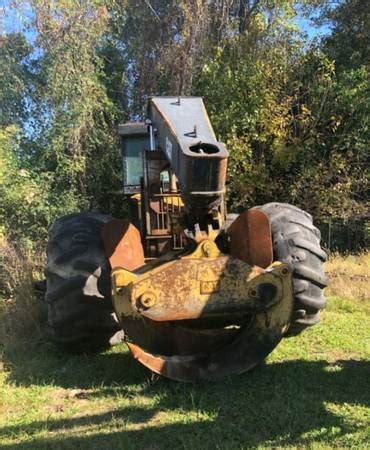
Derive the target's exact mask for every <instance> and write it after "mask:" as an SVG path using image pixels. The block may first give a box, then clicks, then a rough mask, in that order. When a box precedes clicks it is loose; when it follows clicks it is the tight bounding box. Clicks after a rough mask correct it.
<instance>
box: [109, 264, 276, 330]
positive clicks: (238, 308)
mask: <svg viewBox="0 0 370 450" xmlns="http://www.w3.org/2000/svg"><path fill="white" fill-rule="evenodd" d="M275 272H278V268H276V269H273V271H271V272H268V273H265V272H264V271H263V269H261V268H258V267H256V266H254V267H251V266H249V265H248V264H245V263H243V262H242V261H240V260H237V259H234V258H229V257H227V256H223V257H220V258H216V259H214V260H202V259H194V260H186V259H183V260H178V261H174V262H171V263H168V264H167V265H165V267H163V266H162V267H160V268H158V270H156V269H155V270H154V271H151V272H149V273H148V274H145V275H144V276H142V277H138V279H137V280H135V281H133V282H132V283H131V284H130V285H129V286H128V287H127V288H126V290H125V298H126V300H125V301H129V302H130V303H131V305H132V308H133V309H134V310H136V311H137V313H138V314H141V315H142V316H144V317H148V318H150V319H152V320H158V321H168V320H184V319H196V318H199V317H211V316H223V315H225V314H241V313H249V314H252V313H257V312H261V311H265V310H266V309H268V308H269V307H271V306H272V305H273V304H275V303H277V302H278V301H279V298H281V289H282V288H281V282H280V279H279V277H278V276H277V275H275ZM119 308H120V307H119V305H117V308H116V309H117V310H119Z"/></svg>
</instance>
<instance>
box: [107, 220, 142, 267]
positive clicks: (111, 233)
mask: <svg viewBox="0 0 370 450" xmlns="http://www.w3.org/2000/svg"><path fill="white" fill-rule="evenodd" d="M102 237H103V242H104V248H105V252H106V255H107V256H108V259H109V262H110V265H111V267H112V269H114V268H115V267H123V268H125V269H127V270H135V269H137V268H139V267H141V266H142V265H144V251H143V246H142V245H141V238H140V233H139V231H138V230H137V228H136V227H135V226H134V225H132V224H130V223H129V222H128V221H127V220H119V219H113V220H111V221H110V222H107V223H106V224H105V225H104V228H103V230H102Z"/></svg>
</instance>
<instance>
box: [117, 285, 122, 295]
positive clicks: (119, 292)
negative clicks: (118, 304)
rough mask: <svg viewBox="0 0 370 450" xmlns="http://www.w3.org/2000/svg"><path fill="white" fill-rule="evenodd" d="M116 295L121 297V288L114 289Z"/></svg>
mask: <svg viewBox="0 0 370 450" xmlns="http://www.w3.org/2000/svg"><path fill="white" fill-rule="evenodd" d="M116 293H117V295H119V296H122V295H123V287H118V288H117V289H116Z"/></svg>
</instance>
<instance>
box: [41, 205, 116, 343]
mask: <svg viewBox="0 0 370 450" xmlns="http://www.w3.org/2000/svg"><path fill="white" fill-rule="evenodd" d="M109 220H111V217H110V216H107V215H103V214H95V213H79V214H70V215H67V216H64V217H62V218H60V219H58V220H57V221H56V222H55V223H54V224H53V225H52V226H51V228H50V230H49V242H48V246H47V266H46V269H45V275H46V296H45V299H46V302H47V306H48V331H49V336H50V338H51V340H52V341H53V342H55V344H56V345H57V346H58V347H61V348H63V349H64V350H69V351H97V350H100V349H102V348H104V347H107V346H108V345H109V344H110V343H113V342H114V341H115V340H117V339H119V336H120V333H122V332H120V329H121V328H120V326H119V325H118V323H117V321H116V320H115V316H114V314H113V307H112V301H111V292H110V266H109V262H108V259H107V257H106V256H105V252H104V247H103V242H102V238H101V231H102V227H103V225H104V224H105V223H106V222H108V221H109Z"/></svg>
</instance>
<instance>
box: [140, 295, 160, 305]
mask: <svg viewBox="0 0 370 450" xmlns="http://www.w3.org/2000/svg"><path fill="white" fill-rule="evenodd" d="M155 300H156V299H155V295H154V294H153V293H152V292H145V293H144V294H142V295H141V297H140V303H141V304H142V306H144V308H151V307H152V306H153V305H154V304H155Z"/></svg>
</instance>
